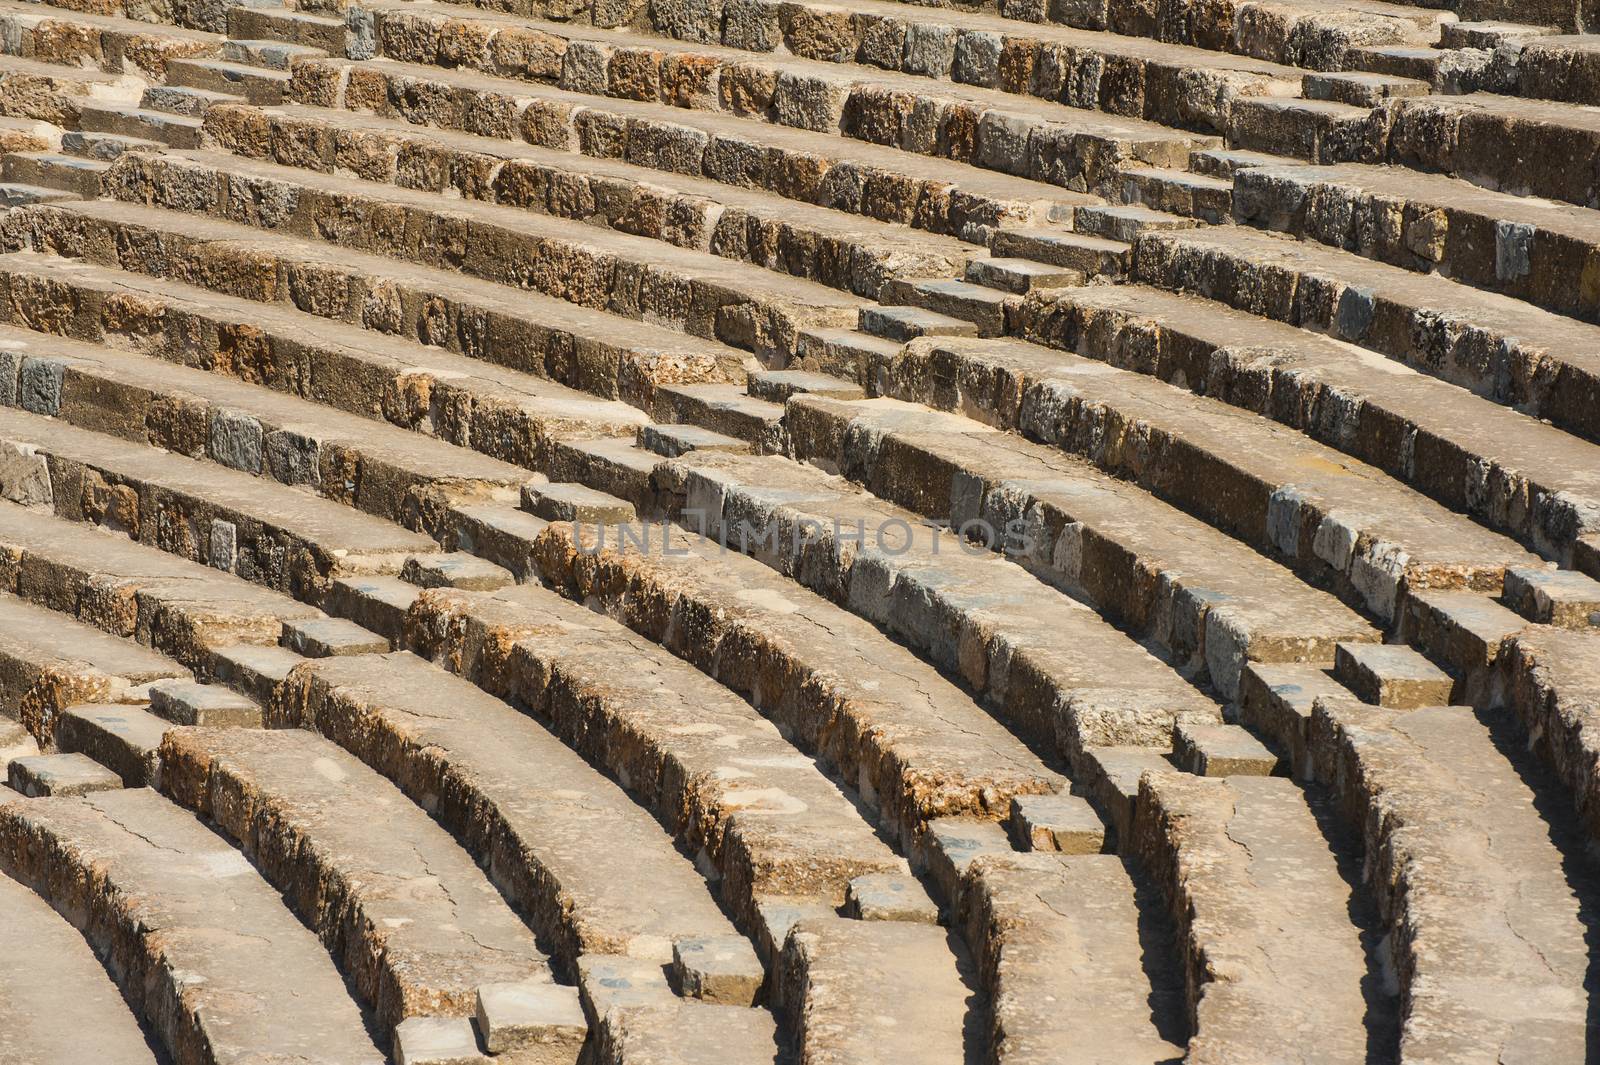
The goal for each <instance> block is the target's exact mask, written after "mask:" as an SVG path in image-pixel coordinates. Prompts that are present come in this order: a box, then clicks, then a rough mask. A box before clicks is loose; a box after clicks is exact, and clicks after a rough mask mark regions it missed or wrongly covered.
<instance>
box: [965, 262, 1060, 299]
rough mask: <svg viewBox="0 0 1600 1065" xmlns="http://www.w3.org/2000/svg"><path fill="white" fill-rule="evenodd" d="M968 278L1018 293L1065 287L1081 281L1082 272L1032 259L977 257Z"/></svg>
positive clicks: (1023, 293)
mask: <svg viewBox="0 0 1600 1065" xmlns="http://www.w3.org/2000/svg"><path fill="white" fill-rule="evenodd" d="M966 280H968V281H970V282H971V283H973V284H975V285H987V286H988V287H990V288H993V289H999V290H1000V291H1001V292H1010V293H1013V294H1015V295H1018V296H1023V295H1027V294H1028V293H1029V292H1032V291H1033V290H1034V289H1053V288H1063V287H1065V286H1068V285H1081V284H1083V282H1084V276H1083V274H1082V273H1081V272H1080V271H1078V270H1073V269H1071V268H1069V267H1065V266H1051V265H1049V264H1047V263H1041V262H1037V261H1035V260H1033V259H1014V258H1005V257H1000V258H992V259H974V260H973V261H972V262H970V263H968V264H967V272H966Z"/></svg>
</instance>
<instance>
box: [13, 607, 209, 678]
mask: <svg viewBox="0 0 1600 1065" xmlns="http://www.w3.org/2000/svg"><path fill="white" fill-rule="evenodd" d="M0 608H3V609H0V657H3V658H8V659H11V660H13V661H18V662H26V663H29V664H30V665H32V666H33V667H34V668H35V669H38V670H56V671H60V672H62V673H67V674H96V673H98V674H103V675H104V676H106V677H109V678H114V679H119V680H122V681H125V682H127V684H128V685H130V686H137V685H140V684H148V683H149V682H150V681H153V680H162V679H165V678H168V677H187V676H189V671H188V670H187V669H185V668H183V667H182V666H180V665H179V664H178V663H176V662H174V661H173V660H172V659H170V658H168V657H167V656H165V655H162V654H158V653H156V652H155V651H152V650H150V649H149V648H148V647H145V646H143V645H141V644H137V643H134V642H133V641H132V640H124V639H121V638H119V637H116V636H112V635H111V634H110V633H106V632H102V631H101V630H99V629H97V628H95V627H94V626H92V625H86V624H84V623H83V622H81V621H78V620H77V619H75V618H72V617H69V616H67V615H66V614H59V613H57V612H56V611H54V610H48V609H46V608H44V607H41V606H35V605H34V604H33V603H30V602H28V601H27V600H24V599H18V598H17V597H15V596H13V595H9V594H0Z"/></svg>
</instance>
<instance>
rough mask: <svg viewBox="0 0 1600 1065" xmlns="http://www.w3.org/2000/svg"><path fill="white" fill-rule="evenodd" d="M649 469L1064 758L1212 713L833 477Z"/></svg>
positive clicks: (1113, 645) (761, 468) (1003, 567)
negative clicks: (1111, 739) (960, 682)
mask: <svg viewBox="0 0 1600 1065" xmlns="http://www.w3.org/2000/svg"><path fill="white" fill-rule="evenodd" d="M801 402H805V400H804V399H796V400H792V401H791V403H790V407H791V410H792V409H793V408H794V405H795V404H797V403H801ZM657 477H658V479H660V480H661V481H662V482H663V483H665V484H670V485H671V486H672V493H673V501H672V503H671V505H672V506H673V507H674V508H681V512H682V514H683V515H684V516H685V518H686V520H688V521H691V522H698V523H703V526H700V527H703V528H704V529H705V531H706V533H707V535H709V536H711V537H713V538H715V539H718V540H719V541H721V542H724V543H727V544H729V546H730V548H735V549H741V550H742V551H744V552H746V553H749V554H752V555H753V556H754V557H756V558H758V559H760V560H761V561H762V562H764V563H766V564H767V565H769V566H772V567H774V568H776V569H779V570H780V571H782V572H785V573H792V574H794V575H795V576H797V577H798V578H799V579H800V580H801V581H802V583H804V584H806V585H807V586H809V587H811V588H813V589H815V590H819V591H822V592H824V593H825V594H827V595H828V596H829V597H830V598H833V599H835V600H836V601H837V602H840V603H841V604H845V605H848V606H849V608H850V609H851V610H852V611H853V612H856V613H859V614H860V615H861V616H862V617H863V618H865V619H866V620H868V621H870V622H873V623H875V624H878V625H880V626H883V627H884V629H885V631H886V632H888V633H889V634H890V635H891V636H893V637H894V638H895V639H896V640H899V641H902V642H904V643H906V644H907V646H909V647H910V648H911V649H912V650H914V651H916V652H917V653H918V655H919V656H920V657H923V658H924V659H926V660H927V661H929V662H930V663H932V664H933V665H935V666H937V667H939V668H942V669H945V670H948V671H950V672H951V674H952V675H955V676H957V677H959V678H961V679H962V680H963V681H964V682H965V683H966V684H967V685H969V686H970V687H971V688H972V690H974V691H975V692H977V693H979V694H980V695H982V696H984V697H985V699H986V700H988V701H990V702H991V703H992V705H993V707H994V712H995V713H996V714H997V716H998V717H999V718H1000V719H1001V721H1003V722H1004V723H1005V724H1006V725H1007V727H1008V728H1010V729H1011V731H1013V732H1014V733H1016V734H1017V735H1018V736H1020V737H1022V738H1023V739H1024V740H1025V741H1026V742H1029V743H1031V744H1034V745H1036V746H1037V747H1038V748H1039V749H1041V750H1057V751H1061V752H1062V753H1063V754H1064V755H1065V756H1066V757H1068V758H1077V757H1079V756H1080V755H1081V753H1082V751H1083V750H1084V749H1085V748H1088V747H1092V746H1097V745H1101V744H1104V743H1106V742H1108V737H1113V736H1115V737H1121V741H1122V742H1126V743H1149V744H1152V745H1157V746H1163V747H1164V746H1167V745H1168V744H1169V742H1170V735H1171V729H1172V725H1173V723H1174V722H1175V720H1178V719H1183V718H1185V717H1188V716H1193V717H1195V718H1199V719H1207V720H1216V719H1217V716H1218V710H1217V708H1216V706H1215V704H1214V703H1212V702H1211V701H1210V700H1209V699H1208V698H1206V697H1205V696H1203V695H1201V694H1200V692H1198V691H1196V690H1195V689H1194V688H1193V687H1191V686H1190V685H1189V684H1188V683H1187V682H1185V681H1184V680H1183V679H1182V678H1180V677H1179V676H1178V674H1177V673H1175V672H1173V671H1172V670H1171V669H1170V667H1168V666H1167V665H1166V664H1165V663H1163V662H1162V661H1161V660H1159V659H1157V658H1155V657H1154V656H1153V655H1151V653H1150V652H1149V651H1147V650H1145V649H1144V648H1143V647H1141V646H1140V645H1139V644H1137V643H1136V642H1134V641H1133V640H1132V639H1131V638H1130V637H1128V636H1127V635H1125V634H1123V633H1121V632H1119V631H1118V630H1116V629H1114V628H1112V627H1111V626H1110V625H1109V624H1107V623H1106V622H1105V621H1104V620H1102V619H1101V618H1100V617H1099V616H1098V615H1097V614H1096V613H1095V612H1094V611H1092V610H1090V609H1088V608H1087V607H1085V606H1084V605H1083V604H1081V603H1079V602H1077V601H1076V600H1073V599H1071V598H1069V597H1068V596H1066V595H1063V594H1060V593H1058V592H1056V591H1055V590H1053V589H1051V588H1049V587H1048V586H1046V585H1044V584H1042V583H1041V582H1040V581H1039V580H1038V579H1037V578H1035V577H1034V576H1033V575H1031V574H1030V573H1028V572H1027V571H1026V570H1024V569H1023V568H1022V567H1021V566H1018V565H1014V564H1012V563H1011V562H1010V561H1007V560H1005V559H1003V558H1000V557H997V556H994V555H991V554H989V553H988V552H973V551H969V550H967V549H964V548H963V546H962V545H961V543H960V541H959V540H958V538H957V537H955V536H954V535H952V534H950V533H948V532H944V531H941V530H938V529H936V528H934V527H932V526H930V524H929V523H927V522H925V521H924V520H923V519H922V518H921V517H920V516H919V515H918V514H916V513H915V512H913V511H908V510H902V509H900V508H899V507H896V506H893V505H891V504H889V503H886V502H883V501H880V500H878V499H876V498H874V497H872V496H870V495H868V494H866V493H865V492H863V491H861V490H860V489H857V488H855V487H854V486H853V485H851V484H849V483H848V482H845V481H842V480H840V479H839V478H836V477H829V476H827V475H826V474H824V473H823V472H822V471H820V470H817V469H815V468H812V467H808V466H802V465H798V464H794V463H789V462H785V461H783V460H779V459H773V458H762V457H756V456H743V455H728V454H723V453H714V452H691V453H689V454H688V455H685V456H683V457H681V458H678V459H673V460H670V461H669V463H668V467H667V469H665V470H661V471H658V473H657ZM802 538H803V542H802ZM846 544H849V545H851V546H850V547H848V548H847V547H846V546H845V545H846ZM836 551H839V552H842V554H843V557H840V556H839V555H835V554H834V552H836ZM979 616H981V618H982V621H981V622H979V621H978V617H979ZM1069 648H1070V650H1068V649H1069ZM996 656H999V657H996ZM1002 661H1003V662H1004V663H1005V667H1004V668H998V665H997V667H996V668H993V669H992V668H991V663H997V664H998V663H1000V662H1002ZM1003 815H1004V812H1003V811H999V812H997V816H1003Z"/></svg>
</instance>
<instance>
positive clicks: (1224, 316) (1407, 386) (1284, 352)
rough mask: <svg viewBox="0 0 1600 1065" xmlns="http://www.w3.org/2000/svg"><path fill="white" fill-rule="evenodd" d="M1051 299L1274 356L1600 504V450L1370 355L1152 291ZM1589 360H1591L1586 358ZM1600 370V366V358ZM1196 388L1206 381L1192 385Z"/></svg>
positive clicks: (1279, 363) (1099, 288) (1088, 290)
mask: <svg viewBox="0 0 1600 1065" xmlns="http://www.w3.org/2000/svg"><path fill="white" fill-rule="evenodd" d="M1051 298H1052V299H1056V300H1059V301H1061V302H1064V303H1066V302H1070V303H1072V304H1074V305H1079V306H1086V307H1095V308H1103V309H1111V310H1116V311H1119V312H1122V313H1125V314H1128V315H1130V316H1134V317H1137V318H1146V319H1151V320H1153V321H1156V322H1158V323H1160V324H1161V326H1162V327H1163V328H1164V329H1168V330H1171V331H1174V332H1177V333H1180V334H1182V335H1186V336H1192V337H1199V338H1202V339H1204V340H1205V341H1206V342H1207V343H1209V344H1214V345H1216V346H1217V347H1218V348H1223V347H1232V348H1252V347H1254V348H1263V349H1267V350H1270V351H1271V353H1272V358H1273V363H1272V365H1273V367H1274V368H1275V369H1280V370H1284V371H1292V372H1293V373H1295V374H1297V375H1300V376H1303V377H1308V378H1310V379H1312V380H1316V381H1320V382H1325V383H1326V384H1327V386H1328V387H1329V388H1332V389H1337V390H1338V391H1339V392H1340V393H1341V394H1344V395H1351V396H1356V397H1358V398H1359V399H1360V400H1361V402H1363V403H1366V404H1370V405H1371V406H1374V407H1376V408H1379V409H1382V410H1389V411H1393V412H1395V413H1396V414H1398V415H1400V416H1402V417H1404V418H1406V419H1407V420H1408V421H1410V422H1412V423H1414V424H1416V425H1418V426H1421V427H1423V428H1424V429H1426V430H1427V431H1428V432H1429V433H1431V434H1433V435H1435V436H1438V437H1439V438H1441V439H1443V440H1448V441H1450V442H1452V443H1454V444H1456V445H1458V446H1459V447H1461V448H1463V449H1464V450H1466V451H1469V452H1471V453H1472V454H1476V455H1482V456H1484V457H1485V458H1488V459H1491V460H1493V461H1495V462H1497V463H1498V464H1499V465H1501V466H1502V467H1504V468H1507V469H1513V470H1518V471H1520V472H1522V473H1524V474H1525V475H1526V476H1528V477H1529V478H1531V479H1533V480H1535V481H1536V482H1538V483H1540V484H1542V485H1547V486H1549V487H1550V488H1552V489H1556V490H1560V491H1570V492H1573V493H1575V494H1576V495H1578V496H1581V497H1583V498H1586V499H1592V500H1597V501H1600V445H1597V444H1594V443H1591V442H1589V441H1587V440H1584V439H1582V438H1580V437H1577V436H1574V435H1572V434H1571V433H1567V432H1563V431H1562V430H1560V429H1557V428H1555V427H1554V426H1552V425H1550V424H1549V423H1547V422H1544V421H1541V420H1540V419H1538V418H1534V417H1530V416H1529V415H1526V414H1522V413H1520V412H1518V411H1515V410H1512V409H1511V408H1509V407H1505V406H1502V405H1501V404H1499V403H1496V402H1494V401H1493V400H1490V399H1486V398H1484V397H1482V396H1479V395H1477V394H1476V393H1474V392H1471V391H1469V390H1467V389H1465V388H1461V387H1459V386H1457V385H1453V384H1451V383H1449V382H1448V381H1444V380H1441V379H1440V378H1437V377H1433V376H1431V375H1430V374H1426V373H1423V372H1421V371H1419V370H1415V369H1412V368H1411V367H1409V366H1407V365H1405V364H1404V363H1401V362H1398V361H1396V360H1394V359H1390V358H1388V357H1387V356H1384V355H1380V354H1377V353H1375V352H1372V351H1369V350H1368V349H1366V348H1362V347H1358V346H1357V345H1355V344H1350V343H1346V342H1345V341H1342V340H1337V339H1335V338H1333V337H1331V336H1328V335H1326V334H1324V333H1314V332H1311V331H1310V330H1307V329H1300V328H1298V327H1296V326H1292V325H1289V324H1287V323H1284V322H1278V321H1273V320H1271V319H1268V318H1259V317H1257V316H1256V315H1253V314H1250V313H1249V312H1248V311H1240V310H1236V309H1234V308H1233V307H1230V306H1228V305H1227V304H1224V303H1219V302H1217V301H1215V300H1209V299H1205V298H1203V297H1200V296H1193V295H1188V294H1185V293H1178V292H1169V291H1167V290H1165V289H1158V288H1152V287H1150V286H1147V285H1140V284H1126V285H1096V286H1090V287H1085V288H1076V289H1071V290H1067V291H1063V292H1054V293H1051ZM1524 306H1525V307H1526V305H1524ZM1527 309H1528V310H1532V309H1533V308H1527ZM1580 354H1581V355H1582V356H1583V357H1584V358H1588V357H1589V352H1587V351H1585V352H1582V353H1580ZM1596 362H1597V368H1600V360H1596ZM1195 384H1199V382H1191V386H1192V385H1195Z"/></svg>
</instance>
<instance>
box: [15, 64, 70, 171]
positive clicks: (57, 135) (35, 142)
mask: <svg viewBox="0 0 1600 1065" xmlns="http://www.w3.org/2000/svg"><path fill="white" fill-rule="evenodd" d="M4 58H5V57H4V56H0V62H3V60H4ZM16 76H17V75H16V72H14V71H10V70H7V69H5V68H4V67H0V85H6V84H9V81H10V79H12V78H14V77H16ZM3 97H4V94H3V92H0V98H3ZM63 136H64V133H63V131H62V130H60V129H58V128H57V127H56V126H54V125H52V124H51V123H49V122H43V121H40V120H38V119H32V118H13V117H10V116H8V115H0V151H6V152H48V151H54V150H55V149H57V148H59V147H61V138H62V137H63Z"/></svg>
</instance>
